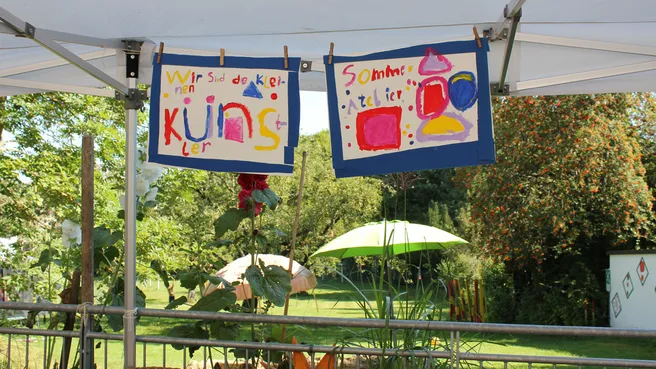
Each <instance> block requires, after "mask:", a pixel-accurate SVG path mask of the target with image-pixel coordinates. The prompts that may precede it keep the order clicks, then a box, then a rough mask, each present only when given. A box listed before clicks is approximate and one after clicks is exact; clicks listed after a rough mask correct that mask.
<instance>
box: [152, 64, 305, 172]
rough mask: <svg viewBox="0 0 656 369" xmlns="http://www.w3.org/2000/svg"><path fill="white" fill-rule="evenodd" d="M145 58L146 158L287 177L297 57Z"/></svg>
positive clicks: (296, 106)
mask: <svg viewBox="0 0 656 369" xmlns="http://www.w3.org/2000/svg"><path fill="white" fill-rule="evenodd" d="M154 59H155V61H154V62H153V84H152V88H151V99H150V102H151V107H150V132H149V148H148V161H149V162H153V163H159V164H164V165H170V166H176V167H185V168H196V169H204V170H211V171H220V172H240V173H262V174H289V173H292V171H293V168H294V147H296V146H297V145H298V135H299V123H300V91H299V84H298V70H299V67H300V58H288V67H289V68H288V69H285V68H284V65H285V63H284V58H282V57H280V58H248V57H229V56H226V57H224V63H223V65H222V66H221V65H220V58H219V57H218V56H216V57H209V56H190V55H176V54H162V57H161V60H160V62H159V63H158V62H157V61H156V59H157V56H156V57H155V58H154Z"/></svg>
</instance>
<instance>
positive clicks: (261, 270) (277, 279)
mask: <svg viewBox="0 0 656 369" xmlns="http://www.w3.org/2000/svg"><path fill="white" fill-rule="evenodd" d="M246 280H247V281H248V284H249V285H250V286H251V290H252V291H253V294H255V295H256V296H262V297H264V298H266V299H268V300H269V301H271V302H272V303H273V304H274V305H276V306H283V305H284V304H285V296H286V295H287V294H288V293H290V292H291V291H292V285H291V279H290V276H289V273H288V272H287V271H286V270H285V269H283V268H281V267H279V266H277V265H269V266H265V265H264V262H262V260H260V265H259V266H258V265H251V266H249V267H248V268H247V269H246Z"/></svg>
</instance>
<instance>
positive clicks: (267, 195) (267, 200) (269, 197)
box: [253, 188, 281, 210]
mask: <svg viewBox="0 0 656 369" xmlns="http://www.w3.org/2000/svg"><path fill="white" fill-rule="evenodd" d="M253 200H255V201H257V202H260V203H263V204H266V206H267V207H268V208H269V209H271V210H275V209H276V207H277V206H278V204H280V201H281V200H280V197H279V196H278V195H277V194H276V193H275V192H273V191H272V190H271V189H270V188H267V189H265V190H263V191H260V190H255V191H253Z"/></svg>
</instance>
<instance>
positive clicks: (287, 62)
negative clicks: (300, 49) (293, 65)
mask: <svg viewBox="0 0 656 369" xmlns="http://www.w3.org/2000/svg"><path fill="white" fill-rule="evenodd" d="M285 69H289V59H288V55H287V45H285Z"/></svg>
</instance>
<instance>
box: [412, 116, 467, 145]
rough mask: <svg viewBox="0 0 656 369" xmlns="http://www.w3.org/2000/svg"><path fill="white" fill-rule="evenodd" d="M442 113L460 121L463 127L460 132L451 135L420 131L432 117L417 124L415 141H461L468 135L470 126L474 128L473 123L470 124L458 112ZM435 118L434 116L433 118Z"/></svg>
mask: <svg viewBox="0 0 656 369" xmlns="http://www.w3.org/2000/svg"><path fill="white" fill-rule="evenodd" d="M442 115H445V116H447V117H450V118H453V119H455V120H457V121H458V122H460V123H461V124H462V126H463V127H464V128H465V129H464V130H463V131H462V132H458V133H454V134H451V135H427V134H424V133H422V131H423V130H424V127H425V126H426V124H428V122H430V121H431V120H432V119H426V120H424V121H423V122H421V124H420V125H419V128H417V141H419V142H428V141H460V142H463V141H465V140H466V139H467V137H469V132H470V131H471V129H472V128H474V125H473V124H471V123H470V122H469V121H468V120H467V119H465V117H463V116H462V115H460V114H457V113H444V114H442ZM433 119H435V118H433Z"/></svg>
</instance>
